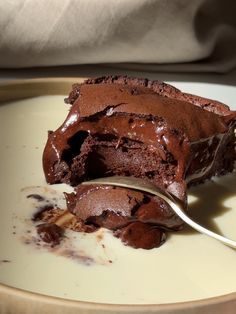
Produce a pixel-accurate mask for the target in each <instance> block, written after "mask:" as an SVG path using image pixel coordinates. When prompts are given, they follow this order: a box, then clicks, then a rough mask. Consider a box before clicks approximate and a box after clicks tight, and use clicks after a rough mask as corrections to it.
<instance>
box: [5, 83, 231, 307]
mask: <svg viewBox="0 0 236 314" xmlns="http://www.w3.org/2000/svg"><path fill="white" fill-rule="evenodd" d="M173 84H174V85H175V86H176V87H177V88H180V89H182V90H183V91H187V92H191V93H194V94H198V95H201V96H206V97H209V98H213V99H217V100H220V101H222V102H224V103H227V104H229V105H230V107H231V108H232V109H236V106H235V104H236V88H235V87H232V86H222V85H214V84H202V83H201V84H200V83H199V84H198V83H173ZM55 92H56V91H55ZM42 94H45V93H42ZM16 97H17V96H16ZM23 97H24V96H23ZM20 98H22V97H20ZM63 99H64V96H61V95H51V96H39V97H35V98H29V99H23V100H17V101H11V102H5V103H2V104H1V105H0V134H1V135H0V136H1V141H0V149H1V157H0V159H1V163H0V167H1V176H0V186H1V191H0V209H1V220H0V283H2V284H4V285H7V286H10V287H15V288H20V289H23V290H27V291H31V292H37V293H40V294H43V295H48V296H55V297H59V298H64V299H70V300H80V301H87V302H97V303H108V304H169V303H175V302H188V301H193V300H201V299H206V298H212V297H216V296H221V295H225V294H228V293H233V292H235V291H236V268H235V264H236V253H235V251H234V250H233V249H230V248H228V247H226V246H224V245H222V244H221V243H218V242H217V241H215V240H213V239H210V238H207V237H206V236H204V235H201V234H198V233H196V232H195V231H193V230H190V229H186V230H185V231H183V232H179V233H172V234H169V236H168V241H167V242H166V243H165V244H164V245H163V246H162V247H160V248H158V249H153V250H150V251H145V250H141V249H139V250H135V249H132V248H129V247H126V246H124V245H123V244H122V243H121V242H120V241H119V240H118V239H116V238H114V237H113V236H112V235H111V234H110V233H109V232H108V231H105V230H100V231H98V232H97V233H95V234H81V233H80V234H79V233H74V232H68V233H67V235H68V238H67V239H66V240H65V241H64V242H63V243H62V246H61V247H60V248H57V249H55V248H53V249H52V248H50V247H47V246H44V245H42V243H37V241H35V230H34V229H35V228H34V226H33V224H32V222H31V217H32V214H33V212H34V211H35V208H36V207H37V206H38V204H37V202H36V201H35V200H33V199H32V198H29V197H27V196H28V195H31V194H41V195H44V196H45V197H46V199H47V200H49V201H50V202H53V201H56V202H60V204H59V205H60V206H64V205H63V204H64V202H63V199H62V192H63V191H70V190H71V188H70V187H68V186H65V185H54V186H47V184H46V182H45V179H44V176H43V171H42V165H41V157H42V151H43V147H44V144H45V142H46V138H47V130H54V129H55V128H57V127H58V126H59V125H60V124H61V123H62V122H63V120H64V119H65V116H66V114H67V112H68V105H65V104H64V102H63ZM235 186H236V175H235V173H233V174H230V175H227V176H225V177H222V178H218V179H214V180H213V181H212V182H207V183H206V184H204V185H201V186H199V187H195V188H193V189H191V190H190V191H189V195H190V196H189V200H190V210H191V214H192V216H193V217H195V219H197V220H198V221H200V222H202V223H203V224H204V225H205V226H207V227H209V228H211V229H212V230H215V231H217V232H219V233H222V234H224V235H226V236H228V237H231V238H233V239H236V228H235V225H236V191H235ZM171 313H172V312H171Z"/></svg>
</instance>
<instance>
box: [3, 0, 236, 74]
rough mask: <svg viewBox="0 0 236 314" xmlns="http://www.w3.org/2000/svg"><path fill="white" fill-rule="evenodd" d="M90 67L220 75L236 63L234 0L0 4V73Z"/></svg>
mask: <svg viewBox="0 0 236 314" xmlns="http://www.w3.org/2000/svg"><path fill="white" fill-rule="evenodd" d="M93 63H112V64H114V65H116V66H120V67H121V66H125V67H129V68H134V69H147V70H165V71H168V70H170V71H175V70H176V71H180V70H181V71H215V72H226V71H228V70H230V69H232V68H233V67H235V65H236V1H235V0H40V1H35V0H8V1H0V67H2V68H8V67H9V68H12V67H32V66H53V65H68V64H93ZM127 63H128V65H127Z"/></svg>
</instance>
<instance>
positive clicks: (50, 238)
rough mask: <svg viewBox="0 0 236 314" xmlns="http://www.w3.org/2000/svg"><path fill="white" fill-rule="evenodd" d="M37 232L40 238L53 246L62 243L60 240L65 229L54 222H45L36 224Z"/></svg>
mask: <svg viewBox="0 0 236 314" xmlns="http://www.w3.org/2000/svg"><path fill="white" fill-rule="evenodd" d="M36 228H37V233H38V235H39V236H40V238H41V239H42V240H43V241H44V242H46V243H51V244H52V245H53V246H55V245H58V244H60V240H61V238H62V236H63V234H64V230H63V229H62V228H61V227H59V226H57V225H55V224H52V223H43V224H40V225H37V226H36Z"/></svg>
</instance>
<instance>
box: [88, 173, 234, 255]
mask: <svg viewBox="0 0 236 314" xmlns="http://www.w3.org/2000/svg"><path fill="white" fill-rule="evenodd" d="M90 184H102V185H113V186H120V187H124V188H130V189H134V190H140V191H143V192H148V193H150V194H153V195H156V196H158V197H160V198H161V199H163V200H164V201H165V202H166V203H167V204H169V205H170V207H171V208H172V209H173V211H174V212H175V213H176V214H177V215H178V216H179V217H180V218H181V219H182V220H183V221H184V222H185V223H186V224H188V225H189V226H191V227H192V228H193V229H195V230H197V231H198V232H200V233H203V234H206V235H208V236H209V237H212V238H214V239H216V240H218V241H220V242H222V243H224V244H225V245H227V246H230V247H232V248H234V249H235V248H236V241H233V240H231V239H228V238H226V237H223V236H222V235H219V234H217V233H215V232H213V231H211V230H208V229H206V228H204V227H203V226H201V225H199V224H198V223H196V222H195V221H193V220H192V219H191V218H189V216H188V215H187V214H186V212H185V210H184V206H183V204H182V203H181V201H179V200H178V199H177V198H175V197H174V196H172V195H171V194H170V193H168V192H166V191H163V190H161V189H160V188H158V187H157V186H155V185H154V184H152V183H149V182H146V181H143V180H142V179H138V178H134V177H122V176H113V177H106V178H98V179H94V180H91V181H85V182H83V183H82V185H90Z"/></svg>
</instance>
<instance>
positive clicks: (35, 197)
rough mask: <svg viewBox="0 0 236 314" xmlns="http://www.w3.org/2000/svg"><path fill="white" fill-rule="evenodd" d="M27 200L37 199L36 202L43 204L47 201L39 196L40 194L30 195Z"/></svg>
mask: <svg viewBox="0 0 236 314" xmlns="http://www.w3.org/2000/svg"><path fill="white" fill-rule="evenodd" d="M27 198H33V199H35V200H37V201H39V202H42V201H44V200H45V198H44V197H42V196H41V195H39V194H29V195H27Z"/></svg>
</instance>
